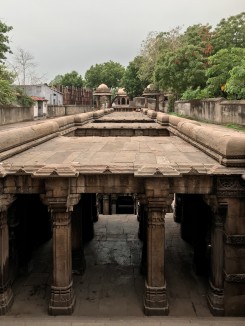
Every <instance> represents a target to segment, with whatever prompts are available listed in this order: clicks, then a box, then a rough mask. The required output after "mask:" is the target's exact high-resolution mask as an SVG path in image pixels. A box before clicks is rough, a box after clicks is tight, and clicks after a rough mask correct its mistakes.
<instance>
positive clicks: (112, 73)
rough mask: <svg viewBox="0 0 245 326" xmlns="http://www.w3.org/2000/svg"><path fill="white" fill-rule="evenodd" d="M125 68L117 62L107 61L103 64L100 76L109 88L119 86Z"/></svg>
mask: <svg viewBox="0 0 245 326" xmlns="http://www.w3.org/2000/svg"><path fill="white" fill-rule="evenodd" d="M124 72H125V68H124V67H123V66H122V65H121V64H120V63H118V62H114V61H111V60H110V61H108V62H105V63H104V64H103V69H102V78H103V80H104V83H105V84H106V85H107V86H108V87H109V88H116V87H119V86H121V80H122V77H123V75H124Z"/></svg>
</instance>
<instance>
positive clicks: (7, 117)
mask: <svg viewBox="0 0 245 326" xmlns="http://www.w3.org/2000/svg"><path fill="white" fill-rule="evenodd" d="M33 119H34V110H33V108H32V107H4V106H1V107H0V125H6V124H9V123H16V122H22V121H30V120H33Z"/></svg>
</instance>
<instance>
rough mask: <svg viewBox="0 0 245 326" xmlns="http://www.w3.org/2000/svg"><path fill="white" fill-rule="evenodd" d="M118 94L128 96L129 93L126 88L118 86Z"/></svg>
mask: <svg viewBox="0 0 245 326" xmlns="http://www.w3.org/2000/svg"><path fill="white" fill-rule="evenodd" d="M117 95H119V96H127V93H126V92H125V89H124V88H122V87H121V88H118V91H117Z"/></svg>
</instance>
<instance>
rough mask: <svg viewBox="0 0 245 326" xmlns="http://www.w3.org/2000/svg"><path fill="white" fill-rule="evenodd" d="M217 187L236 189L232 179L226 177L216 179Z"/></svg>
mask: <svg viewBox="0 0 245 326" xmlns="http://www.w3.org/2000/svg"><path fill="white" fill-rule="evenodd" d="M218 186H219V187H220V188H225V189H231V188H235V187H236V182H235V180H234V178H230V177H226V178H219V179H218Z"/></svg>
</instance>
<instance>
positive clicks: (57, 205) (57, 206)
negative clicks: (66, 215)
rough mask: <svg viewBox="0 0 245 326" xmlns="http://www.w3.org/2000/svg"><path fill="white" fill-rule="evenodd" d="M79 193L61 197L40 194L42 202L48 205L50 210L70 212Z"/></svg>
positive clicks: (77, 200)
mask: <svg viewBox="0 0 245 326" xmlns="http://www.w3.org/2000/svg"><path fill="white" fill-rule="evenodd" d="M80 198H81V195H80V194H70V195H67V196H61V197H56V196H54V197H52V196H48V195H41V199H42V202H43V203H44V204H45V205H47V206H48V207H49V210H50V211H51V212H53V211H54V212H63V211H64V212H71V211H73V207H74V206H75V205H76V204H78V202H79V200H80Z"/></svg>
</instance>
